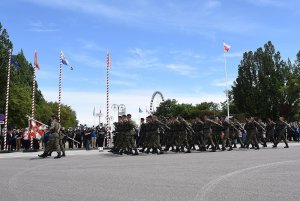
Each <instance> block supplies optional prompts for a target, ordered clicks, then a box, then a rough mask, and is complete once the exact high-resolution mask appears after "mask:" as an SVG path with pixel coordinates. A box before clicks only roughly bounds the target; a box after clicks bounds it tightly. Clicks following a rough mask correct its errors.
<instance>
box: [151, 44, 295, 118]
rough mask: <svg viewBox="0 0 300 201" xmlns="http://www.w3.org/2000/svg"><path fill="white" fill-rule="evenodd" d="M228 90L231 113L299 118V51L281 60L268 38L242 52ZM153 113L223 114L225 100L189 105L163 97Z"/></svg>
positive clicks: (162, 114) (166, 114) (190, 115)
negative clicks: (263, 43)
mask: <svg viewBox="0 0 300 201" xmlns="http://www.w3.org/2000/svg"><path fill="white" fill-rule="evenodd" d="M228 93H229V106H230V113H231V114H235V115H238V116H242V117H245V116H249V115H251V116H256V117H260V118H262V119H266V118H273V119H277V118H278V117H279V116H284V117H285V118H287V120H289V121H295V120H300V51H298V53H297V54H296V60H295V61H294V62H292V61H291V60H290V59H287V60H286V61H285V60H283V59H282V58H281V54H280V52H279V51H276V50H275V47H274V45H273V44H272V42H271V41H269V42H267V43H266V44H265V45H264V46H263V47H259V48H258V49H257V50H256V51H254V52H253V51H249V52H245V53H244V54H243V59H242V60H241V62H240V64H239V65H238V76H237V78H236V80H235V81H234V83H233V86H232V88H231V90H230V91H229V92H228ZM155 114H157V115H158V116H165V117H168V116H178V115H180V116H182V117H184V118H188V119H189V118H194V117H198V116H203V115H208V116H219V115H226V102H223V103H213V102H204V103H199V104H196V105H192V104H179V103H178V102H177V101H176V100H167V101H165V102H163V103H161V104H160V106H159V107H158V108H157V110H156V112H155Z"/></svg>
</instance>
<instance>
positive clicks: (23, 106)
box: [0, 23, 78, 128]
mask: <svg viewBox="0 0 300 201" xmlns="http://www.w3.org/2000/svg"><path fill="white" fill-rule="evenodd" d="M11 48H13V45H12V42H11V41H10V40H9V36H8V33H7V31H6V30H5V29H3V28H2V25H1V23H0V71H1V74H0V113H3V114H4V112H5V98H6V82H7V66H8V58H9V49H11ZM13 58H14V60H15V61H16V62H17V63H18V64H19V66H14V65H11V77H10V78H11V79H10V96H9V115H8V124H9V127H11V128H12V127H14V128H15V127H16V128H24V127H27V126H28V122H27V118H26V115H31V101H32V75H33V66H32V64H31V63H29V62H28V61H27V59H26V58H25V56H24V53H23V50H21V51H20V52H19V53H18V54H17V55H14V56H13ZM35 103H36V112H35V118H36V119H37V120H39V121H41V122H43V123H45V124H49V121H50V118H51V115H53V114H55V115H56V114H57V111H58V104H57V103H53V102H47V101H46V100H45V99H44V97H43V95H42V92H41V91H40V90H39V88H38V84H37V83H36V94H35ZM77 123H78V122H77V120H76V113H75V111H73V110H72V109H71V107H70V106H67V105H61V124H62V126H64V127H73V126H77Z"/></svg>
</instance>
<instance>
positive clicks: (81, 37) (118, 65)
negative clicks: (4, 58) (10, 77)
mask: <svg viewBox="0 0 300 201" xmlns="http://www.w3.org/2000/svg"><path fill="white" fill-rule="evenodd" d="M299 17H300V1H299V0H289V1H282V0H255V1H254V0H201V1H200V0H185V1H182V0H164V1H161V0H128V1H123V0H101V1H100V0H98V1H97V0H1V12H0V22H1V24H2V25H3V27H4V28H6V29H7V31H8V33H9V36H10V39H11V40H12V42H13V44H14V49H13V53H14V54H17V53H18V52H20V51H21V49H22V50H23V52H24V54H25V56H26V58H27V59H28V60H29V61H30V62H32V63H33V58H34V57H33V56H34V50H35V49H36V50H37V51H38V56H39V57H38V58H39V65H40V69H41V70H40V71H38V72H37V74H36V77H37V82H38V86H39V89H40V90H41V91H42V93H43V95H44V97H45V99H46V100H48V101H58V78H59V56H60V55H59V54H60V51H63V52H64V54H65V55H66V56H67V57H68V60H69V62H70V63H71V65H72V66H73V68H74V70H73V71H71V70H70V69H69V68H67V67H64V68H63V75H62V76H63V79H62V103H64V104H66V105H69V106H71V107H72V109H74V110H75V111H76V114H77V118H78V120H79V123H81V124H87V125H89V126H91V125H94V123H96V124H97V123H98V118H97V117H96V118H94V117H93V110H94V107H95V109H96V113H99V111H100V110H101V113H102V114H103V115H102V117H101V119H100V120H101V122H102V121H105V116H106V52H107V50H108V51H109V52H110V56H111V70H110V107H111V106H112V105H113V104H117V105H120V104H124V105H125V106H126V112H127V113H131V114H132V116H133V119H134V120H136V121H137V120H138V119H139V118H140V117H145V116H147V113H146V108H147V109H148V110H149V108H150V101H151V97H152V94H153V93H154V92H155V91H160V92H161V93H162V94H163V96H164V98H165V99H176V100H177V101H178V102H179V103H188V104H190V103H191V104H198V103H201V102H204V101H213V102H216V103H220V102H223V101H225V100H226V95H225V93H224V91H225V90H226V83H225V73H224V52H223V41H225V42H226V43H227V44H229V45H230V46H231V49H230V50H229V52H228V53H227V55H226V63H227V66H226V67H227V80H228V85H229V87H230V86H231V85H232V83H233V81H234V80H235V79H236V77H237V73H238V65H239V63H240V61H241V59H242V57H243V53H244V52H246V51H255V50H256V49H257V48H259V47H263V45H264V44H265V43H266V42H268V41H272V43H273V44H274V46H275V48H276V50H277V51H280V52H281V55H282V58H283V59H288V58H290V59H291V60H292V61H294V60H295V58H296V54H297V52H298V51H299V50H300V43H299V41H300V40H299V39H300V34H299V32H300V27H299V26H298V23H297V21H298V19H299ZM159 102H160V98H159V97H158V96H156V97H155V100H154V106H157V105H158V104H159ZM139 108H141V110H142V111H143V113H139ZM109 116H110V117H111V120H112V121H116V119H117V112H116V111H115V110H112V109H110V115H109Z"/></svg>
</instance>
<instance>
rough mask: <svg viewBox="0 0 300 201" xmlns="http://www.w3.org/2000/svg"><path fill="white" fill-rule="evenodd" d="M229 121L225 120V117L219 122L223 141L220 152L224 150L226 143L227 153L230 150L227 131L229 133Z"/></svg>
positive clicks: (229, 139)
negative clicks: (221, 127)
mask: <svg viewBox="0 0 300 201" xmlns="http://www.w3.org/2000/svg"><path fill="white" fill-rule="evenodd" d="M229 121H230V119H227V117H222V119H221V122H222V126H223V139H222V151H225V150H226V147H225V146H226V143H228V146H229V149H228V151H231V150H232V146H231V138H230V137H229V131H230V127H231V124H230V122H229Z"/></svg>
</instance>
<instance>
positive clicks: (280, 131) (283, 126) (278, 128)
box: [273, 117, 291, 148]
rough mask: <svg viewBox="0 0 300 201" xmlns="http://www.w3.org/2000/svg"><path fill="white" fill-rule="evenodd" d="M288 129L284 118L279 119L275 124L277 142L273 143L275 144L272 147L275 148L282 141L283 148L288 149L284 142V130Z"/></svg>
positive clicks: (285, 141)
mask: <svg viewBox="0 0 300 201" xmlns="http://www.w3.org/2000/svg"><path fill="white" fill-rule="evenodd" d="M288 127H289V125H288V124H287V123H286V122H285V121H284V118H283V117H279V120H278V122H277V124H276V131H277V132H278V138H277V141H276V142H275V144H274V145H273V147H274V148H276V147H277V145H278V143H279V142H281V140H283V142H284V143H285V147H284V148H289V145H288V143H287V140H286V129H287V128H288ZM290 129H291V128H290Z"/></svg>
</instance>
